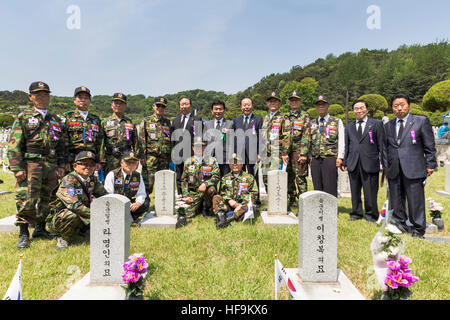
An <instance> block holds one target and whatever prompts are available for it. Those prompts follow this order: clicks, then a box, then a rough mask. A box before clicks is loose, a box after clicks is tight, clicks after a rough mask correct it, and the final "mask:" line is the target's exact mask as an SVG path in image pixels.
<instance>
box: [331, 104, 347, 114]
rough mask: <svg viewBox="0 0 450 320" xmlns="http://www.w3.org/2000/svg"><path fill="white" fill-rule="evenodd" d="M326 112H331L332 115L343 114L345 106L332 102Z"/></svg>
mask: <svg viewBox="0 0 450 320" xmlns="http://www.w3.org/2000/svg"><path fill="white" fill-rule="evenodd" d="M328 113H329V114H331V115H332V116H335V115H337V114H341V113H343V114H345V108H344V107H343V106H341V105H340V104H332V105H330V107H329V108H328Z"/></svg>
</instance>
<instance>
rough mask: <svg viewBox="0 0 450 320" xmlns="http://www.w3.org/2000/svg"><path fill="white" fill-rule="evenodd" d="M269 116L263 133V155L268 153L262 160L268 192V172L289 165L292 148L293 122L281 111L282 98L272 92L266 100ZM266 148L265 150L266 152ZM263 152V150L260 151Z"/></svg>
mask: <svg viewBox="0 0 450 320" xmlns="http://www.w3.org/2000/svg"><path fill="white" fill-rule="evenodd" d="M266 101H267V102H266V103H267V107H268V108H269V114H267V115H266V116H265V117H264V120H263V125H262V127H261V130H262V132H263V133H264V132H265V136H264V137H262V138H263V140H264V141H262V142H263V145H262V146H261V147H262V149H263V150H262V152H261V155H262V156H264V153H265V152H267V158H266V159H264V158H263V159H262V163H263V174H264V175H263V180H264V185H265V187H266V190H267V172H268V171H270V170H279V169H280V168H281V165H282V164H283V167H284V166H286V165H287V164H288V163H289V150H290V146H291V122H290V120H289V118H288V116H287V115H284V114H282V113H281V112H280V111H279V109H280V106H281V98H280V96H279V95H278V93H275V92H272V93H271V94H270V95H269V96H268V97H267V99H266ZM264 148H265V150H264ZM260 151H261V150H260Z"/></svg>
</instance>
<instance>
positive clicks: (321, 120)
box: [320, 118, 325, 133]
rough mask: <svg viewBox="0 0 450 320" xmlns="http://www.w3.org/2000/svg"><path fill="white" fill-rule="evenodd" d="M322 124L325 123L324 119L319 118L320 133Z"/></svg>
mask: <svg viewBox="0 0 450 320" xmlns="http://www.w3.org/2000/svg"><path fill="white" fill-rule="evenodd" d="M324 124H325V119H324V118H320V133H322V129H323V126H324Z"/></svg>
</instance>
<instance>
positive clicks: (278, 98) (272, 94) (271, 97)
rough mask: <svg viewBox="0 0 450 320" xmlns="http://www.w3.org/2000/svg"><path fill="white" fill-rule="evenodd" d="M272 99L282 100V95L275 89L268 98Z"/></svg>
mask: <svg viewBox="0 0 450 320" xmlns="http://www.w3.org/2000/svg"><path fill="white" fill-rule="evenodd" d="M270 99H277V100H278V101H281V98H280V96H279V95H278V93H276V92H275V91H273V92H271V93H270V94H269V95H268V96H267V99H266V100H270Z"/></svg>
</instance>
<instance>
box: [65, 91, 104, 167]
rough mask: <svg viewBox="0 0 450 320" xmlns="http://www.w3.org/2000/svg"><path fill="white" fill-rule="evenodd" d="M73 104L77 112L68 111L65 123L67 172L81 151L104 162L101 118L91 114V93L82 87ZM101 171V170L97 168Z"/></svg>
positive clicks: (75, 93) (77, 92)
mask: <svg viewBox="0 0 450 320" xmlns="http://www.w3.org/2000/svg"><path fill="white" fill-rule="evenodd" d="M73 102H74V103H75V106H76V110H72V111H67V112H66V113H65V117H64V118H61V120H62V121H64V130H63V135H64V144H65V148H66V151H67V153H68V154H67V159H66V172H67V173H69V172H70V171H72V170H71V167H70V166H71V164H72V163H73V162H74V160H75V156H76V155H77V154H78V153H80V152H81V151H91V152H92V153H94V154H96V155H98V156H99V157H101V158H102V159H98V160H102V161H103V162H104V154H103V152H102V149H101V145H102V142H103V131H102V130H101V128H100V125H101V120H100V118H99V117H98V116H97V115H95V114H93V113H92V112H90V111H89V110H88V109H89V106H90V105H91V91H90V90H89V89H88V88H87V87H85V86H81V87H78V88H76V89H75V92H74V97H73ZM97 169H100V168H97Z"/></svg>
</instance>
